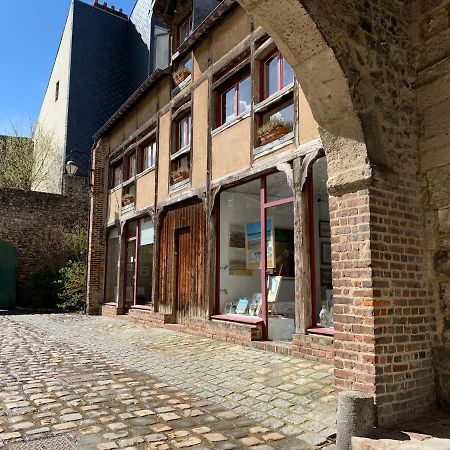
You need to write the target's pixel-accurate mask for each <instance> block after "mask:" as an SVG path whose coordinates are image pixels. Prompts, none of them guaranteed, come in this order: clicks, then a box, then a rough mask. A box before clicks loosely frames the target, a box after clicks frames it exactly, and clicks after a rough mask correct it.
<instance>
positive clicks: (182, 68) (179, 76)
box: [172, 56, 192, 86]
mask: <svg viewBox="0 0 450 450" xmlns="http://www.w3.org/2000/svg"><path fill="white" fill-rule="evenodd" d="M191 74H192V57H191V56H188V57H187V58H185V59H183V61H181V62H180V64H179V65H178V66H177V68H176V69H175V70H174V71H173V73H172V77H173V81H174V83H175V85H176V86H178V85H179V84H181V83H182V82H183V81H184V80H185V79H186V78H188V77H189V76H191Z"/></svg>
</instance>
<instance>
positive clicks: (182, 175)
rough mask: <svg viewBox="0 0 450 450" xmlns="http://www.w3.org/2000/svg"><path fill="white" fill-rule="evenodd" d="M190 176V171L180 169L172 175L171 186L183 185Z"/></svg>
mask: <svg viewBox="0 0 450 450" xmlns="http://www.w3.org/2000/svg"><path fill="white" fill-rule="evenodd" d="M189 176H190V171H189V170H187V169H178V170H175V171H174V172H172V174H171V181H170V184H171V185H175V184H178V183H181V182H182V181H184V180H187V179H188V178H189Z"/></svg>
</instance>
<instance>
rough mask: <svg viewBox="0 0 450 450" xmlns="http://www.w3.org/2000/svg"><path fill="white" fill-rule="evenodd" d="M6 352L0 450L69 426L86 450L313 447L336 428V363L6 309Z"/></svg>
mask: <svg viewBox="0 0 450 450" xmlns="http://www.w3.org/2000/svg"><path fill="white" fill-rule="evenodd" d="M0 357H1V360H0V448H2V449H3V448H5V447H6V449H11V450H13V448H14V447H13V446H14V445H16V443H17V442H23V441H27V442H28V441H29V442H33V440H35V439H36V440H37V439H43V438H44V439H45V438H49V437H52V436H58V435H61V433H63V434H64V436H69V437H71V439H72V440H73V442H74V445H75V448H78V449H85V450H91V449H92V450H94V449H95V450H101V449H104V450H107V449H113V448H128V449H130V450H131V449H138V450H144V449H159V450H164V449H172V448H189V449H195V450H201V449H219V450H226V449H233V448H242V449H245V448H253V449H256V450H258V449H260V450H270V449H306V448H319V447H323V446H326V445H329V444H330V441H331V440H332V437H333V435H334V433H335V406H336V400H335V397H334V395H333V387H332V386H333V384H332V383H333V379H332V376H331V374H332V368H331V367H330V366H329V365H327V364H321V363H315V362H313V361H307V360H302V359H296V358H290V357H287V356H283V355H277V354H274V353H269V352H263V351H260V350H256V349H248V348H244V347H240V346H236V345H233V344H227V343H223V342H218V341H214V340H211V339H206V338H202V337H198V336H193V335H189V334H185V333H178V332H174V331H169V330H165V329H158V328H150V327H145V326H142V325H138V324H136V323H134V322H131V321H129V320H121V319H115V318H114V319H111V318H105V317H87V316H81V315H34V316H30V315H3V316H2V315H0ZM300 387H301V388H303V389H302V391H301V392H300V393H298V392H296V388H300ZM34 442H42V443H44V442H45V441H44V440H43V441H34ZM36 448H37V447H36ZM41 448H42V449H44V448H47V447H45V446H44V444H42V446H41ZM48 448H53V447H48Z"/></svg>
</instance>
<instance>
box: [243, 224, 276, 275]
mask: <svg viewBox="0 0 450 450" xmlns="http://www.w3.org/2000/svg"><path fill="white" fill-rule="evenodd" d="M272 223H273V222H272V219H267V225H266V246H267V267H268V268H273V267H274V266H275V263H274V261H275V260H274V258H275V256H274V234H273V226H272ZM245 249H246V267H247V269H260V268H261V222H260V221H258V222H252V223H247V224H246V226H245Z"/></svg>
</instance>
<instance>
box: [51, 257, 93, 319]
mask: <svg viewBox="0 0 450 450" xmlns="http://www.w3.org/2000/svg"><path fill="white" fill-rule="evenodd" d="M56 284H57V286H58V298H59V300H60V301H61V303H58V308H60V309H62V310H63V311H68V312H74V311H82V310H83V309H84V304H85V300H86V264H85V262H84V261H69V262H68V263H67V264H66V265H65V266H64V267H62V268H61V269H60V270H59V277H58V280H57V281H56Z"/></svg>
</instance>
